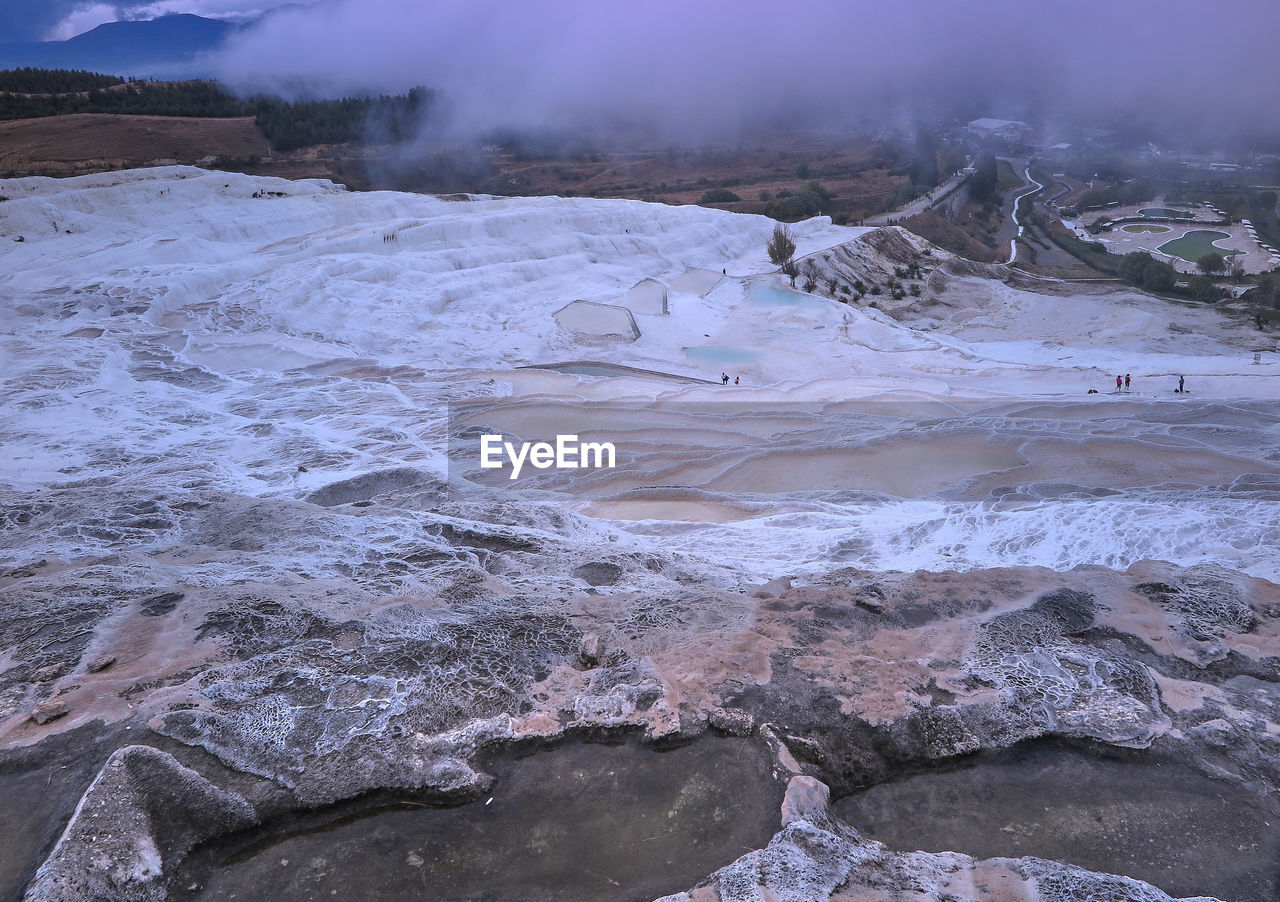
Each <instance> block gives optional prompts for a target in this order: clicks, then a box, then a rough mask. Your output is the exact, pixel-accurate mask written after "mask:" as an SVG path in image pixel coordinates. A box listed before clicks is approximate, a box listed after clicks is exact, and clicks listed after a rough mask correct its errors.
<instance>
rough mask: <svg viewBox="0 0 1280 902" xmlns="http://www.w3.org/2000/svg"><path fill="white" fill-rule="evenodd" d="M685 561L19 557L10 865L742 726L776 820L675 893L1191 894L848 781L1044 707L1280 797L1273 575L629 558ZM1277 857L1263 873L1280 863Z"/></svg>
mask: <svg viewBox="0 0 1280 902" xmlns="http://www.w3.org/2000/svg"><path fill="white" fill-rule="evenodd" d="M454 538H455V539H456V540H457V541H469V542H471V543H473V544H476V543H479V544H480V545H483V544H485V543H488V544H489V545H490V546H493V547H496V545H497V544H501V542H502V541H503V540H502V539H501V537H499V536H488V537H477V536H463V537H454ZM482 539H483V541H481V540H482ZM505 551H506V552H512V549H509V548H508V549H505ZM517 551H518V550H517ZM662 566H665V565H663V564H662V562H655V561H647V562H646V561H640V560H631V559H630V558H628V557H626V555H617V556H615V557H608V556H604V557H601V558H600V559H598V560H594V561H590V560H588V561H580V562H579V564H578V568H577V572H578V573H579V575H580V576H581V577H582V578H583V579H585V580H586V581H587V582H589V583H591V584H592V585H593V588H592V589H591V590H590V591H589V592H585V593H583V592H579V593H576V594H571V595H557V596H555V597H551V596H548V597H546V598H538V597H536V596H532V595H525V596H520V597H507V598H505V599H504V598H494V597H492V596H490V595H488V594H486V593H484V592H481V591H477V592H474V593H465V592H462V593H455V594H454V595H453V596H452V597H449V598H436V599H428V598H422V597H414V596H402V597H388V596H385V595H376V594H373V593H369V594H365V595H361V594H360V593H358V592H357V593H354V594H353V593H352V592H347V591H344V592H338V591H326V590H325V589H326V587H325V586H324V585H323V584H319V585H298V586H293V587H282V586H280V585H278V584H273V585H271V586H268V585H266V584H263V585H257V586H255V585H253V584H251V583H246V584H243V585H240V586H237V587H233V588H230V589H227V588H223V589H219V590H218V591H210V590H207V589H201V588H199V587H195V586H190V585H185V584H181V583H179V582H176V581H175V582H170V583H166V582H165V580H164V575H165V571H164V569H163V568H162V567H160V566H159V565H157V564H155V563H154V562H152V563H148V564H147V565H145V566H144V565H142V564H140V563H138V562H131V561H129V560H124V559H121V558H116V559H108V560H106V561H104V562H99V563H98V564H95V565H93V566H86V567H81V568H70V569H61V570H59V571H57V572H53V571H54V569H55V568H53V567H50V566H48V565H45V566H35V567H31V568H26V569H24V570H22V571H11V572H9V573H7V574H5V575H4V580H3V583H0V585H3V589H2V590H0V591H2V592H3V598H2V599H0V603H2V604H3V605H4V610H5V611H6V617H5V619H4V622H3V624H2V625H0V718H2V719H0V741H2V742H3V749H2V750H0V789H4V790H5V792H6V795H7V796H8V797H9V798H11V799H13V800H15V805H14V814H13V817H12V818H11V819H10V820H9V823H8V826H7V827H6V828H4V829H5V832H6V835H5V836H4V837H3V839H4V842H0V848H4V849H5V850H6V851H5V852H4V853H3V855H4V856H5V858H6V860H5V861H4V862H3V863H2V864H0V879H3V880H4V881H6V882H5V884H4V886H3V887H0V893H14V894H18V893H21V892H23V888H24V887H25V895H24V896H22V898H25V899H26V900H29V902H37V900H38V902H52V900H67V902H70V900H86V899H95V900H162V899H169V898H176V897H177V896H176V893H177V892H178V891H179V890H181V891H183V892H186V891H188V890H190V889H191V888H192V887H191V886H187V885H186V884H185V883H184V885H183V886H182V887H177V886H175V881H176V880H177V879H178V875H179V874H181V873H182V868H183V865H184V862H185V860H186V859H187V858H188V856H189V854H190V853H191V852H192V850H193V849H198V848H200V847H201V846H202V844H205V845H207V844H209V843H210V842H216V841H218V840H219V838H221V837H225V836H228V835H233V834H237V833H243V831H245V830H247V829H250V828H253V827H255V826H256V825H264V824H271V823H272V822H274V821H278V820H280V819H281V818H285V817H288V816H290V815H291V813H295V812H298V811H303V810H315V809H323V808H324V807H325V806H332V805H335V804H337V803H342V802H343V801H344V800H351V799H354V798H357V797H361V796H366V795H369V794H377V793H384V792H387V791H395V790H403V791H412V792H415V793H418V794H419V796H418V797H420V798H425V799H429V800H434V801H440V802H460V801H463V800H466V799H471V798H475V797H477V796H478V795H480V794H481V793H483V792H485V791H486V790H487V789H488V787H489V786H490V785H491V783H492V780H491V778H490V777H489V776H488V775H487V774H486V773H485V771H484V768H483V766H482V765H481V764H480V763H479V760H480V756H482V754H483V753H485V752H486V751H492V750H493V749H497V748H502V747H504V746H510V745H512V744H524V745H526V746H527V745H528V744H531V743H533V744H536V743H542V742H545V743H552V742H554V741H557V740H563V739H564V738H565V737H572V736H583V735H592V736H599V735H602V734H608V733H618V734H624V733H633V734H634V733H642V734H643V736H644V737H645V738H646V741H648V742H652V743H655V744H657V745H662V744H664V743H665V744H678V743H680V742H683V741H687V740H689V739H691V738H692V737H695V736H698V735H700V734H717V735H725V734H728V735H731V736H734V737H741V738H742V741H745V742H748V743H750V744H752V745H758V746H759V747H762V748H764V749H766V750H767V752H768V755H769V756H770V760H771V761H772V762H773V764H772V767H773V770H774V774H775V778H776V780H777V781H779V787H781V786H785V787H786V793H785V800H784V802H783V804H782V808H781V811H780V816H779V819H778V822H777V829H778V832H777V833H776V834H775V835H774V837H773V839H772V840H771V841H769V842H768V844H767V845H766V846H764V847H763V848H760V849H757V850H755V851H751V852H748V853H746V854H743V855H741V856H740V857H738V858H737V860H734V861H732V862H727V863H726V865H725V866H724V867H723V868H721V869H720V870H718V871H715V872H714V873H710V874H708V875H707V876H706V877H705V878H704V880H703V881H702V882H701V883H700V884H699V885H697V886H692V887H687V888H686V889H687V892H679V893H677V894H676V895H672V896H667V897H666V899H667V900H668V902H673V900H680V902H713V900H724V902H729V900H735V902H736V900H765V899H767V900H849V899H859V900H871V899H885V900H888V899H920V900H925V899H929V900H952V902H954V900H991V902H995V900H1022V899H1026V900H1033V899H1041V900H1086V899H1088V900H1100V899H1105V900H1163V899H1168V898H1170V896H1169V895H1167V894H1166V893H1165V892H1162V891H1161V890H1160V889H1157V888H1155V887H1153V886H1151V885H1149V884H1147V883H1143V882H1140V881H1137V880H1134V879H1130V878H1127V877H1116V876H1107V875H1102V874H1097V873H1091V872H1089V871H1085V870H1082V869H1080V868H1077V867H1073V866H1070V865H1066V864H1060V863H1055V862H1050V861H1045V860H1041V859H1037V858H1028V857H1021V858H991V859H986V860H975V859H974V858H972V857H969V856H967V855H962V854H958V853H950V852H947V853H925V852H911V851H904V850H898V851H894V850H891V849H889V848H888V847H887V846H885V845H883V844H881V843H879V842H876V841H874V840H872V839H870V838H869V837H867V836H864V835H863V834H861V833H859V832H858V831H857V830H855V829H854V828H853V827H851V826H850V825H848V824H847V823H844V822H842V821H841V820H839V819H838V818H837V817H836V816H834V815H833V813H832V811H831V808H830V806H829V804H828V800H829V797H832V796H834V797H839V796H845V795H848V794H849V793H851V792H854V791H857V790H860V789H863V788H865V787H869V786H874V785H877V784H880V783H883V782H884V781H886V780H890V779H892V778H894V777H897V776H900V775H902V774H906V773H915V772H929V771H930V770H931V769H938V768H945V767H948V766H951V765H953V764H954V763H955V762H956V761H959V760H964V759H965V757H966V756H974V755H977V754H986V753H989V752H992V751H996V750H1001V749H1009V748H1013V747H1016V746H1018V745H1019V744H1022V743H1026V742H1028V741H1033V740H1039V739H1044V738H1056V739H1061V740H1069V741H1073V742H1078V743H1083V744H1086V745H1092V746H1094V747H1098V748H1114V749H1124V750H1128V751H1126V752H1125V753H1124V754H1126V755H1129V756H1132V757H1134V758H1136V759H1143V758H1147V757H1149V758H1151V759H1152V760H1164V761H1175V760H1176V761H1177V762H1179V763H1180V764H1181V765H1183V766H1187V767H1191V768H1194V769H1196V770H1198V771H1200V772H1201V773H1203V775H1204V776H1205V777H1206V778H1208V779H1211V780H1214V781H1217V782H1218V783H1219V784H1221V785H1222V786H1223V787H1231V788H1232V790H1233V791H1239V792H1242V793H1246V794H1247V795H1248V797H1250V798H1254V799H1256V800H1257V804H1258V805H1259V806H1260V807H1261V808H1263V809H1266V807H1267V806H1268V805H1274V799H1275V794H1276V792H1277V789H1280V690H1277V684H1278V683H1280V666H1278V665H1280V588H1278V587H1277V586H1275V585H1273V584H1271V583H1268V582H1266V581H1263V580H1258V579H1252V578H1249V577H1246V576H1242V575H1240V574H1238V573H1235V572H1231V571H1227V570H1223V569H1221V568H1217V567H1212V566H1205V567H1197V568H1191V569H1179V568H1176V567H1173V566H1171V565H1166V564H1157V563H1151V562H1145V563H1141V564H1137V565H1135V566H1133V567H1132V568H1130V569H1129V570H1128V571H1127V572H1123V573H1118V572H1114V571H1110V570H1107V569H1104V568H1078V569H1076V570H1074V571H1071V572H1067V573H1057V572H1052V571H1048V570H1043V569H1034V568H1017V569H999V570H987V571H977V572H968V573H916V574H898V573H894V574H873V573H867V572H862V571H855V570H847V571H842V572H837V573H834V574H832V575H830V576H829V577H828V578H826V579H825V580H824V581H823V582H822V583H821V584H816V585H807V586H804V587H796V588H792V587H791V586H790V585H789V584H787V583H786V582H785V581H779V582H776V583H772V584H769V585H767V586H762V587H759V588H758V589H757V590H755V591H754V592H751V593H732V592H725V591H723V590H715V589H710V588H705V587H702V588H697V589H688V590H685V591H683V592H681V591H678V590H674V589H672V590H670V591H666V592H658V593H655V592H653V591H648V590H646V591H630V590H628V589H627V588H625V587H626V586H627V585H629V584H633V583H634V581H631V580H629V579H628V574H629V573H630V572H631V571H633V570H634V571H637V572H638V573H644V572H656V571H657V570H660V569H661V567H662ZM173 572H174V573H177V572H180V571H179V570H176V569H175V570H174V571H173ZM1267 810H1269V809H1267ZM1188 841H1190V840H1188ZM41 861H43V863H40V862H41ZM37 865H38V869H37ZM1276 870H1278V869H1272V871H1271V872H1269V873H1270V874H1271V876H1270V877H1269V878H1261V879H1262V882H1261V883H1258V884H1257V885H1256V887H1255V888H1254V889H1252V890H1250V892H1257V893H1262V895H1256V896H1252V897H1251V898H1268V896H1267V895H1266V894H1267V893H1271V894H1274V893H1275V892H1277V886H1278V885H1277V883H1276V882H1275V876H1274V875H1275V873H1276ZM1266 879H1270V880H1271V881H1272V882H1270V883H1269V884H1268V883H1266ZM193 886H194V884H193ZM673 889H676V888H675V887H673ZM15 898H16V896H15ZM601 898H618V899H622V898H631V897H630V896H628V895H627V888H626V887H618V888H617V890H616V892H613V893H609V894H605V895H603V896H601Z"/></svg>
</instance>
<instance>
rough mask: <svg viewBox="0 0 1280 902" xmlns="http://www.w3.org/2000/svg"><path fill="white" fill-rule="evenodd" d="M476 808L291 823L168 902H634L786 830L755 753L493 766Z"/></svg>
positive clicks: (690, 747)
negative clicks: (323, 901)
mask: <svg viewBox="0 0 1280 902" xmlns="http://www.w3.org/2000/svg"><path fill="white" fill-rule="evenodd" d="M486 769H488V770H490V771H491V772H493V773H495V775H496V776H497V783H496V784H495V785H494V786H493V788H492V789H491V790H490V791H489V792H486V793H484V794H483V795H482V796H481V797H480V798H479V799H478V800H477V801H475V802H472V803H470V804H467V805H461V806H457V807H453V808H440V807H434V806H432V805H430V804H428V803H426V802H424V801H421V800H415V799H413V798H411V797H409V798H404V799H400V800H395V799H392V800H388V801H387V802H385V803H384V804H382V805H381V806H380V807H375V808H372V809H368V807H367V804H366V810H359V809H356V810H351V811H346V812H336V811H331V812H327V813H326V812H315V813H311V814H306V813H304V814H300V815H299V816H298V818H297V822H296V823H292V824H285V825H278V826H277V827H276V828H275V829H274V830H266V831H259V832H257V833H254V834H249V835H245V836H241V837H239V838H237V839H235V840H234V841H230V842H227V843H224V844H222V845H221V846H220V847H219V848H207V849H205V850H203V851H201V852H198V853H197V854H196V855H194V856H193V857H192V859H190V860H189V861H188V864H187V865H186V871H185V873H184V874H182V878H181V879H180V880H179V881H178V883H177V885H178V886H180V887H181V888H182V889H180V890H178V891H177V893H176V898H182V899H218V900H260V899H272V900H278V902H313V900H318V899H377V900H379V902H407V900H414V902H432V900H435V902H445V900H449V902H463V900H466V902H471V900H480V899H483V900H485V902H554V900H564V902H579V900H584V899H610V900H614V902H629V900H634V902H642V900H649V899H654V898H656V897H658V896H661V895H664V894H667V893H673V892H678V891H679V890H681V889H684V888H687V887H689V886H692V885H693V884H695V883H697V882H698V881H699V880H701V879H702V878H703V877H705V876H706V875H707V874H709V873H711V872H712V871H714V870H716V869H717V868H719V867H722V866H724V865H726V864H728V863H729V862H731V861H733V860H734V859H736V858H738V857H739V856H740V855H742V854H743V853H744V852H747V851H750V850H751V849H758V848H763V847H764V845H765V844H766V843H768V841H769V839H770V837H771V836H772V835H773V833H774V831H775V830H777V829H778V827H779V806H780V804H781V801H782V787H781V785H780V784H779V783H778V782H777V781H775V780H774V779H773V777H772V776H771V775H770V758H769V756H768V754H767V753H766V752H765V751H764V749H763V748H762V747H761V746H760V744H758V743H752V742H749V741H746V740H742V739H729V738H712V737H703V738H701V739H699V740H696V741H695V742H692V743H689V744H687V745H683V746H680V747H678V748H675V749H670V750H667V751H657V750H655V749H653V748H652V747H650V746H646V745H643V744H641V743H638V742H634V741H631V742H626V743H622V744H611V745H601V744H597V743H583V742H571V743H565V744H562V745H558V746H556V747H554V748H551V749H548V750H544V751H540V752H538V753H536V754H533V755H527V756H526V757H523V758H519V759H510V758H509V759H508V760H505V761H500V762H497V763H496V764H495V765H494V766H492V767H489V768H486Z"/></svg>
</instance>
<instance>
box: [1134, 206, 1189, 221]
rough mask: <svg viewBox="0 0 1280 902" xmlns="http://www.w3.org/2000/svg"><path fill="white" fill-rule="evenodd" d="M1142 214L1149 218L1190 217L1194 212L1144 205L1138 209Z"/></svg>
mask: <svg viewBox="0 0 1280 902" xmlns="http://www.w3.org/2000/svg"><path fill="white" fill-rule="evenodd" d="M1138 212H1139V213H1141V214H1142V215H1143V216H1146V217H1149V218H1151V219H1192V218H1194V217H1195V214H1194V213H1190V212H1188V211H1187V210H1171V209H1170V208H1168V207H1144V208H1143V209H1141V210H1139V211H1138Z"/></svg>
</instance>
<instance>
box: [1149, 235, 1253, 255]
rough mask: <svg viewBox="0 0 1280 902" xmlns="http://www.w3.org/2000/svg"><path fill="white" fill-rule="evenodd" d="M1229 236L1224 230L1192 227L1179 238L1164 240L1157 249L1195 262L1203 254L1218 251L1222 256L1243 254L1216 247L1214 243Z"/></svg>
mask: <svg viewBox="0 0 1280 902" xmlns="http://www.w3.org/2000/svg"><path fill="white" fill-rule="evenodd" d="M1230 237H1231V236H1230V235H1228V234H1227V233H1226V232H1218V231H1214V230H1212V229H1193V230H1192V231H1190V232H1187V233H1186V234H1185V235H1183V236H1182V237H1181V238H1175V239H1173V240H1172V241H1166V242H1165V243H1164V244H1162V245H1160V247H1159V250H1160V252H1161V253H1165V254H1168V255H1169V256H1171V257H1181V258H1182V259H1183V260H1186V261H1187V262H1188V263H1195V262H1196V261H1197V260H1199V259H1200V258H1201V257H1203V256H1204V255H1205V254H1213V253H1218V254H1222V256H1224V257H1231V256H1234V255H1236V254H1243V253H1244V251H1236V250H1230V249H1228V248H1224V247H1218V246H1217V244H1216V243H1215V242H1218V241H1221V240H1222V239H1224V238H1230Z"/></svg>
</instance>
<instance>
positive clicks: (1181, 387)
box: [1089, 373, 1187, 395]
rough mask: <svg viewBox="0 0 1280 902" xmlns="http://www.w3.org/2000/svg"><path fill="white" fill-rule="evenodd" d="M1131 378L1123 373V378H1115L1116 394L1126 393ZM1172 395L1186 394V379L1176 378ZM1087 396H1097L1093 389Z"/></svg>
mask: <svg viewBox="0 0 1280 902" xmlns="http://www.w3.org/2000/svg"><path fill="white" fill-rule="evenodd" d="M1131 379H1132V377H1131V376H1130V375H1129V374H1128V373H1125V374H1124V375H1123V376H1116V392H1122V391H1128V390H1129V385H1130V382H1131ZM1173 392H1174V394H1178V395H1185V394H1187V377H1186V376H1179V377H1178V387H1177V388H1175V389H1174V390H1173ZM1089 394H1097V392H1096V391H1094V390H1093V389H1089Z"/></svg>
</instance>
